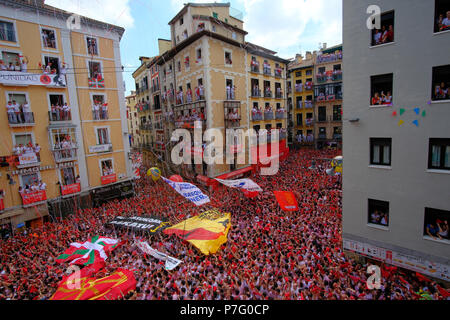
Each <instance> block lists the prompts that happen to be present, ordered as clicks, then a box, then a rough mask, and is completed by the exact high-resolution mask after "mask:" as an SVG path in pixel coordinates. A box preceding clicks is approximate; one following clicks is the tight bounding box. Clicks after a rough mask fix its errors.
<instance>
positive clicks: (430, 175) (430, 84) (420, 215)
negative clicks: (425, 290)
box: [343, 0, 450, 282]
mask: <svg viewBox="0 0 450 320" xmlns="http://www.w3.org/2000/svg"><path fill="white" fill-rule="evenodd" d="M343 3H344V7H343V21H344V25H343V30H344V33H343V40H344V45H343V51H344V52H345V55H344V57H343V64H344V65H345V69H346V70H345V77H344V78H343V79H344V81H343V83H344V87H345V90H344V96H343V98H344V101H345V108H344V109H343V135H344V140H345V144H344V146H343V156H344V174H343V242H344V249H345V251H346V252H347V254H351V255H355V256H357V257H362V258H363V259H370V260H374V261H375V260H378V261H383V262H386V263H388V264H392V265H395V266H398V267H401V268H406V269H410V270H412V271H418V272H420V273H423V274H426V275H428V276H430V277H432V278H435V279H439V280H442V281H447V282H448V281H449V280H450V238H449V230H448V222H449V220H450V194H449V190H450V175H449V173H450V160H449V159H450V126H449V125H448V119H450V95H449V92H450V90H449V88H450V56H449V54H448V52H449V51H450V30H449V29H448V27H447V28H446V27H445V25H444V24H443V23H442V19H440V17H445V15H446V13H448V12H450V3H449V1H440V0H432V1H422V0H410V1H387V0H379V1H369V0H345V1H344V2H343ZM371 5H377V6H378V8H379V11H380V13H381V15H380V16H378V17H379V20H373V18H371V17H370V16H369V15H368V14H367V13H366V11H367V8H368V7H369V6H371ZM375 18H376V17H375ZM368 19H370V20H369V22H373V24H372V25H369V26H371V28H368V26H367V22H368ZM376 19H378V18H376ZM377 22H379V26H376V23H377Z"/></svg>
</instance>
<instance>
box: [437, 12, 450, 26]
mask: <svg viewBox="0 0 450 320" xmlns="http://www.w3.org/2000/svg"><path fill="white" fill-rule="evenodd" d="M436 23H437V27H438V30H439V31H447V30H450V10H449V11H447V12H446V14H445V15H444V14H440V15H439V18H438V20H437V21H436Z"/></svg>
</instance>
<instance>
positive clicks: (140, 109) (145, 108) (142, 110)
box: [136, 103, 150, 112]
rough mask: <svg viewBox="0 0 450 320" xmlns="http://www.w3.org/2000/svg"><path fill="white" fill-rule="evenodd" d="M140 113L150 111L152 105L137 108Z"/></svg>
mask: <svg viewBox="0 0 450 320" xmlns="http://www.w3.org/2000/svg"><path fill="white" fill-rule="evenodd" d="M136 109H137V111H138V112H145V111H149V110H150V103H140V104H138V105H137V106H136Z"/></svg>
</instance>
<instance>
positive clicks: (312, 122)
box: [305, 118, 314, 126]
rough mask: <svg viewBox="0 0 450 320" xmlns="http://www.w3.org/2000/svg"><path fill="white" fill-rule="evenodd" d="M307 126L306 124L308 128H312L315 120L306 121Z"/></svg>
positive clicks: (308, 119)
mask: <svg viewBox="0 0 450 320" xmlns="http://www.w3.org/2000/svg"><path fill="white" fill-rule="evenodd" d="M305 124H306V125H307V126H312V125H313V124H314V119H313V118H307V119H306V120H305Z"/></svg>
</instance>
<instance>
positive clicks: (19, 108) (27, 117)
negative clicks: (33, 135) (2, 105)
mask: <svg viewBox="0 0 450 320" xmlns="http://www.w3.org/2000/svg"><path fill="white" fill-rule="evenodd" d="M6 113H7V115H8V122H9V123H10V124H24V123H34V115H33V112H32V111H31V107H30V105H29V103H28V101H26V100H25V101H24V102H23V103H18V102H17V101H16V100H10V101H8V103H7V104H6Z"/></svg>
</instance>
